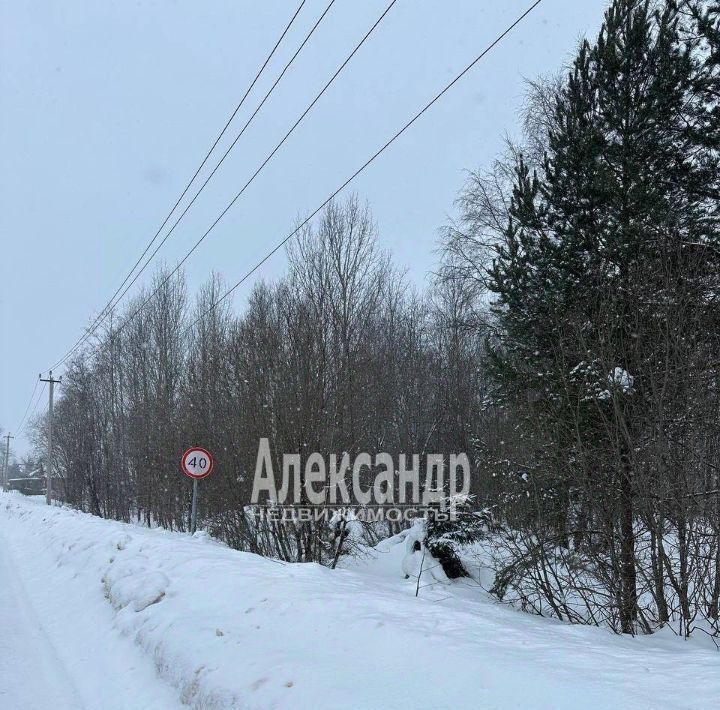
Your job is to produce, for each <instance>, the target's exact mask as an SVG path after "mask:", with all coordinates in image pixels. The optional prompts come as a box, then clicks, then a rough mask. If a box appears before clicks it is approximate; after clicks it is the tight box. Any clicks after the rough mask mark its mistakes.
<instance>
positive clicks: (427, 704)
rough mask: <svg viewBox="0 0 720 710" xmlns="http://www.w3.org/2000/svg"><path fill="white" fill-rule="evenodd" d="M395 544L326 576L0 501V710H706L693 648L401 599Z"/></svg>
mask: <svg viewBox="0 0 720 710" xmlns="http://www.w3.org/2000/svg"><path fill="white" fill-rule="evenodd" d="M393 541H394V539H391V540H388V541H385V542H383V543H381V545H379V546H378V548H377V550H376V551H375V553H374V554H372V555H369V556H368V558H367V559H366V560H364V561H360V562H355V563H352V562H350V563H348V562H347V561H346V565H347V569H338V570H334V571H333V570H329V569H327V568H324V567H320V566H319V565H314V564H304V565H298V564H281V563H278V562H274V561H271V560H267V559H263V558H260V557H257V556H256V555H251V554H248V553H242V552H236V551H234V550H230V549H228V548H227V547H225V546H223V545H220V544H219V543H217V542H215V541H213V540H211V539H210V538H208V537H207V536H206V535H204V534H202V533H199V534H197V535H196V536H194V537H190V536H188V535H183V534H179V533H173V532H168V531H165V530H148V529H147V528H142V527H138V526H133V525H126V524H123V523H118V522H114V521H108V520H101V519H99V518H94V517H92V516H90V515H85V514H82V513H78V512H77V511H73V510H69V509H63V508H60V507H55V508H52V509H48V508H47V507H46V506H45V505H44V504H43V502H42V501H39V500H35V499H28V498H23V497H21V496H19V495H12V494H2V493H0V551H2V558H1V559H0V561H2V563H3V564H2V566H1V568H0V585H1V586H2V590H3V591H2V597H0V634H2V636H0V651H2V654H1V655H2V663H1V664H0V668H1V669H2V672H1V673H0V683H2V686H3V692H4V693H5V695H4V696H0V710H25V708H28V709H31V710H34V709H35V708H42V710H56V709H58V710H62V709H64V708H67V707H72V708H85V709H87V710H95V709H97V710H131V709H132V710H167V709H169V708H179V707H188V706H189V707H191V708H197V709H200V708H202V710H224V709H230V708H244V709H255V710H270V709H276V708H277V709H288V710H306V709H307V710H310V709H312V710H337V708H340V707H342V708H347V709H348V710H384V709H385V708H388V709H389V708H393V709H395V708H399V709H404V708H414V709H417V710H430V709H432V710H446V709H447V710H490V709H493V710H515V708H518V709H522V710H546V709H547V710H549V709H551V708H552V709H553V710H570V709H572V710H578V708H583V710H596V709H605V708H608V709H609V708H623V710H651V709H653V710H710V709H711V708H712V709H714V708H717V707H719V705H718V698H720V653H718V651H717V650H716V649H715V647H714V645H713V643H712V641H711V640H710V639H708V638H707V637H705V638H702V637H698V638H693V639H691V640H689V641H683V640H681V639H678V638H676V637H674V636H673V635H672V633H671V632H669V631H668V632H667V633H665V631H663V632H661V633H658V634H656V635H654V636H652V637H644V638H635V639H633V638H628V637H624V636H614V635H613V634H611V633H609V632H608V631H606V630H603V629H599V628H591V627H581V626H572V625H569V624H563V623H560V622H557V621H551V620H548V619H543V618H539V617H533V616H530V615H527V614H523V613H521V612H517V611H512V610H510V609H507V608H505V607H503V606H501V605H499V604H497V603H496V602H494V601H493V600H492V599H490V598H489V597H488V596H487V595H485V594H484V593H483V592H482V590H479V589H478V587H477V586H475V587H473V586H472V585H468V584H466V583H464V582H462V581H461V582H460V583H458V584H453V585H434V586H428V587H426V588H422V589H421V593H420V596H419V597H417V598H416V597H415V582H414V581H413V580H405V579H403V575H402V574H401V572H400V563H401V559H402V556H403V551H402V550H403V547H404V545H402V544H393ZM395 542H397V541H395ZM666 631H667V630H666ZM9 656H13V658H12V659H10V658H9ZM28 667H30V669H31V670H29V669H28ZM48 698H52V701H51V702H50V703H49V704H48Z"/></svg>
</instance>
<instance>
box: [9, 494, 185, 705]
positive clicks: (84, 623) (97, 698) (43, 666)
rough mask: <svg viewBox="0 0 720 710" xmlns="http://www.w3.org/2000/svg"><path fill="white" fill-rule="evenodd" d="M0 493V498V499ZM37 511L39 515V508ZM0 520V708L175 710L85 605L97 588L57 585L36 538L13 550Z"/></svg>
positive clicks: (95, 609)
mask: <svg viewBox="0 0 720 710" xmlns="http://www.w3.org/2000/svg"><path fill="white" fill-rule="evenodd" d="M0 495H2V494H0ZM41 510H42V509H41ZM8 532H9V530H8V526H7V521H6V520H4V519H2V518H1V517H0V710H130V709H131V708H132V710H179V709H180V708H182V707H184V706H183V705H182V703H181V702H180V700H179V698H178V695H177V693H176V692H175V691H174V689H173V688H170V687H169V686H168V685H166V684H165V683H164V682H163V681H162V680H161V679H160V678H159V677H158V675H157V672H156V670H155V667H154V665H153V662H152V659H149V658H148V657H147V656H146V655H145V654H144V653H142V651H141V650H140V649H139V648H138V647H137V646H136V645H135V644H134V643H133V642H132V641H131V640H130V639H128V638H124V637H122V636H121V634H120V633H119V632H118V631H117V629H114V628H113V624H112V614H111V609H110V607H109V606H108V607H107V609H105V608H103V606H102V605H100V604H98V603H96V602H95V603H93V600H95V599H96V598H97V597H98V595H100V598H102V591H101V586H100V585H99V584H96V585H93V584H92V582H90V583H89V580H87V579H84V578H82V577H81V576H80V575H77V574H75V573H73V576H74V578H75V579H74V581H75V584H66V583H61V582H62V580H61V578H60V576H59V575H58V570H57V568H56V565H54V564H52V563H51V562H50V559H49V558H48V557H46V556H43V555H42V552H43V550H44V548H45V547H46V545H45V542H44V541H43V539H42V537H41V536H40V537H38V536H37V531H35V535H33V532H32V531H31V530H28V531H27V532H28V533H29V535H30V537H31V538H32V537H35V539H34V540H31V542H33V543H34V545H28V546H26V545H23V544H18V539H17V538H14V539H13V538H12V537H11V536H9V535H8Z"/></svg>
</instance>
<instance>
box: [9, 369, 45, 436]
mask: <svg viewBox="0 0 720 710" xmlns="http://www.w3.org/2000/svg"><path fill="white" fill-rule="evenodd" d="M39 385H40V380H35V386H34V387H33V391H32V394H31V395H30V399H29V400H28V403H27V407H25V412H24V413H23V415H22V419H21V420H20V423H19V424H18V425H17V428H16V430H15V431H17V432H19V431H22V428H23V424H24V423H25V418H26V417H27V415H28V412H29V411H30V405H31V404H32V403H33V398H34V397H35V392H37V388H38V387H39Z"/></svg>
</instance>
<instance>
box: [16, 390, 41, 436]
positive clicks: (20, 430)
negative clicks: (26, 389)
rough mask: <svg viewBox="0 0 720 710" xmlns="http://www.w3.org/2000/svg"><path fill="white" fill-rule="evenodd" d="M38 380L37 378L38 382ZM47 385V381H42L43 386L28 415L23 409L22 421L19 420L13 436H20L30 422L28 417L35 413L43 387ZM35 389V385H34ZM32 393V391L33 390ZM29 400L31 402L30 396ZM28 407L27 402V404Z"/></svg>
mask: <svg viewBox="0 0 720 710" xmlns="http://www.w3.org/2000/svg"><path fill="white" fill-rule="evenodd" d="M39 381H40V380H37V382H39ZM46 387H47V382H43V386H42V387H41V388H40V391H39V392H38V395H37V398H36V400H35V404H34V405H33V408H32V409H31V410H30V416H29V417H28V409H26V410H25V415H24V416H23V419H22V422H20V426H19V427H18V430H17V432H16V433H15V436H20V435H21V434H22V432H23V430H24V428H25V426H27V424H28V423H29V422H30V419H32V416H33V414H35V410H36V409H37V408H38V405H39V404H40V400H41V399H42V396H43V394H44V393H45V388H46ZM35 389H37V386H36V387H35ZM33 394H34V392H33ZM30 401H31V402H32V397H31V398H30ZM28 408H29V404H28Z"/></svg>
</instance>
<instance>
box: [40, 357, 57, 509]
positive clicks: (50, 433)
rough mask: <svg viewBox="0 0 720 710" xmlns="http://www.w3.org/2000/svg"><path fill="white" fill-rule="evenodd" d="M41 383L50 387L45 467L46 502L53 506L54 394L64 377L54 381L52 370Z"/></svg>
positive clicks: (41, 379) (41, 377) (41, 378)
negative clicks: (56, 386) (45, 383)
mask: <svg viewBox="0 0 720 710" xmlns="http://www.w3.org/2000/svg"><path fill="white" fill-rule="evenodd" d="M40 382H47V383H48V384H49V385H50V387H49V388H48V433H47V437H48V450H47V463H46V466H45V502H46V503H47V504H48V505H52V470H53V392H54V389H55V385H56V384H57V385H59V384H60V383H61V382H62V377H61V378H59V379H57V380H54V379H53V376H52V370H50V373H49V375H48V377H47V378H43V376H42V375H40Z"/></svg>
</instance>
